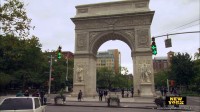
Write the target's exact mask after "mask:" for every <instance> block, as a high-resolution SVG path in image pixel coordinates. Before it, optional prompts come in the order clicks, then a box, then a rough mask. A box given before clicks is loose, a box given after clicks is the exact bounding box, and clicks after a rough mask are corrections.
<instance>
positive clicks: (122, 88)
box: [122, 88, 124, 98]
mask: <svg viewBox="0 0 200 112" xmlns="http://www.w3.org/2000/svg"><path fill="white" fill-rule="evenodd" d="M122 98H124V88H122Z"/></svg>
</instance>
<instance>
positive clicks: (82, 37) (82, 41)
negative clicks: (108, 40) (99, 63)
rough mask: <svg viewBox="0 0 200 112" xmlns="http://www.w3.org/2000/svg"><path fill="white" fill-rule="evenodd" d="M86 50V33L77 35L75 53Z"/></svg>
mask: <svg viewBox="0 0 200 112" xmlns="http://www.w3.org/2000/svg"><path fill="white" fill-rule="evenodd" d="M87 48H88V45H87V33H80V34H77V43H76V51H86V50H87Z"/></svg>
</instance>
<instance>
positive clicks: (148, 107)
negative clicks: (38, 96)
mask: <svg viewBox="0 0 200 112" xmlns="http://www.w3.org/2000/svg"><path fill="white" fill-rule="evenodd" d="M47 106H76V107H104V108H105V107H106V108H137V109H156V107H150V106H147V107H124V106H120V107H118V106H110V107H108V106H100V105H68V104H57V105H55V104H47Z"/></svg>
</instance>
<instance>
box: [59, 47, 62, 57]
mask: <svg viewBox="0 0 200 112" xmlns="http://www.w3.org/2000/svg"><path fill="white" fill-rule="evenodd" d="M61 49H62V47H60V46H59V47H58V59H60V58H61V55H62V53H61Z"/></svg>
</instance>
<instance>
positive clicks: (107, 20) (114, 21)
mask: <svg viewBox="0 0 200 112" xmlns="http://www.w3.org/2000/svg"><path fill="white" fill-rule="evenodd" d="M117 21H118V19H113V18H109V19H105V20H104V22H105V23H107V24H108V25H109V26H113V25H114V24H115V23H116V22H117Z"/></svg>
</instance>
